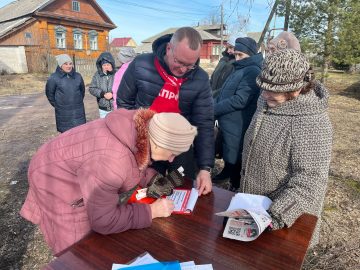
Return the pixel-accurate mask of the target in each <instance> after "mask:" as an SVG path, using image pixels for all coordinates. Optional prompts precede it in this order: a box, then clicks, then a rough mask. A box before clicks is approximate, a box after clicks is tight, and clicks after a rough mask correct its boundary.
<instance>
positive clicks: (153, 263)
mask: <svg viewBox="0 0 360 270" xmlns="http://www.w3.org/2000/svg"><path fill="white" fill-rule="evenodd" d="M125 268H126V270H138V269H143V270H213V267H212V265H211V264H202V265H196V264H195V262H194V261H190V262H182V263H179V262H178V261H174V262H159V261H158V260H156V259H155V258H154V257H153V256H151V255H150V254H149V253H148V252H145V253H144V254H142V255H140V256H139V257H137V258H136V259H134V260H133V261H132V262H130V263H129V264H115V263H114V264H113V266H112V268H111V270H118V269H125Z"/></svg>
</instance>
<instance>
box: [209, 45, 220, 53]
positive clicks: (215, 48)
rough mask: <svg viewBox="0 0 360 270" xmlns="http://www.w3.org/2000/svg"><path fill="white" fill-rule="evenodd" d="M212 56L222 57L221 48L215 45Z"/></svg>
mask: <svg viewBox="0 0 360 270" xmlns="http://www.w3.org/2000/svg"><path fill="white" fill-rule="evenodd" d="M211 55H221V46H220V45H215V46H214V47H212V50H211Z"/></svg>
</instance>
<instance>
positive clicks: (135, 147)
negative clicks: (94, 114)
mask: <svg viewBox="0 0 360 270" xmlns="http://www.w3.org/2000/svg"><path fill="white" fill-rule="evenodd" d="M154 114H155V112H154V111H152V110H147V109H146V110H143V109H140V110H126V109H119V110H116V111H113V112H111V113H110V114H108V115H107V116H106V118H105V123H106V125H107V127H108V128H109V130H110V132H111V133H112V134H113V135H114V136H115V137H116V138H117V139H118V140H119V141H120V142H121V143H122V144H123V145H124V146H126V147H127V148H129V150H130V151H131V152H132V153H133V154H134V156H135V159H136V162H137V165H138V168H139V170H144V169H145V168H146V167H147V166H148V165H149V163H150V142H149V121H150V119H151V118H152V117H153V115H154Z"/></svg>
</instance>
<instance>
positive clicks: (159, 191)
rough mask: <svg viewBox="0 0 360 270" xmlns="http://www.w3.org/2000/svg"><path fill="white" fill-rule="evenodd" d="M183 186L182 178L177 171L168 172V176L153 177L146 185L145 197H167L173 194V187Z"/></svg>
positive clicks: (158, 175)
mask: <svg viewBox="0 0 360 270" xmlns="http://www.w3.org/2000/svg"><path fill="white" fill-rule="evenodd" d="M183 184H184V177H183V176H182V175H181V173H180V172H179V171H177V170H175V171H172V172H170V173H169V174H168V175H166V176H163V175H162V174H157V175H155V176H154V177H153V178H152V179H151V180H150V183H149V185H148V188H147V191H146V196H148V197H152V198H160V197H161V196H163V195H166V196H169V195H171V194H172V193H173V189H174V188H175V187H179V186H182V185H183Z"/></svg>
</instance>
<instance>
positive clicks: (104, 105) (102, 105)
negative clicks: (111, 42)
mask: <svg viewBox="0 0 360 270" xmlns="http://www.w3.org/2000/svg"><path fill="white" fill-rule="evenodd" d="M96 67H97V71H96V72H95V74H94V76H93V78H92V80H91V84H90V86H89V92H90V94H92V95H93V96H95V97H96V100H97V103H98V106H99V114H100V118H104V117H105V116H106V115H107V114H108V113H109V112H111V111H113V110H114V106H113V101H114V99H113V94H112V86H113V83H114V75H115V72H116V71H115V60H114V57H113V56H112V55H111V53H109V52H103V53H102V54H100V56H99V57H98V59H97V60H96Z"/></svg>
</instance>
